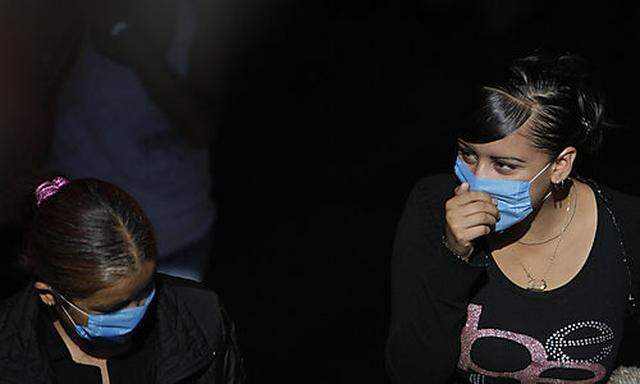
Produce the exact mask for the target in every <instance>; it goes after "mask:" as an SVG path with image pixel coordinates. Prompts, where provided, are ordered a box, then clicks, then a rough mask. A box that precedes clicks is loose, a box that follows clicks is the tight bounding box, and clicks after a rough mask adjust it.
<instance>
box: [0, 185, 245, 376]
mask: <svg viewBox="0 0 640 384" xmlns="http://www.w3.org/2000/svg"><path fill="white" fill-rule="evenodd" d="M36 204H37V207H36V208H35V213H34V218H33V221H32V222H31V224H30V227H29V231H28V234H27V239H26V247H25V251H24V262H25V265H26V267H27V268H28V270H29V271H30V273H31V274H32V280H31V282H30V283H29V284H28V285H27V287H26V288H24V289H23V290H22V291H20V292H18V293H17V294H15V295H13V296H11V297H9V298H8V299H6V300H5V301H4V302H2V303H1V304H0V340H2V345H1V346H0V372H1V375H0V383H12V384H13V383H15V384H17V383H30V384H38V383H42V384H45V383H68V382H77V383H103V384H104V383H112V384H116V383H141V384H142V383H167V384H169V383H183V382H189V383H242V382H244V369H243V364H242V358H241V355H240V352H239V350H238V346H237V343H236V339H235V328H234V325H233V323H232V322H231V320H230V319H229V318H228V317H227V315H226V312H225V310H224V309H223V307H222V305H221V304H220V301H219V299H218V297H217V295H216V294H215V293H214V292H211V291H208V290H206V289H204V288H202V287H201V286H200V285H199V284H198V283H195V282H193V281H190V280H185V279H181V278H177V277H171V276H167V275H163V274H160V273H156V241H155V234H154V232H153V229H152V226H151V224H150V222H149V220H148V218H147V216H146V215H145V213H144V212H143V210H142V209H141V207H140V206H139V205H138V204H137V202H136V201H135V200H134V199H133V198H132V197H131V196H130V195H128V194H127V193H126V192H124V191H123V190H122V189H120V188H118V187H116V186H114V185H112V184H109V183H106V182H103V181H99V180H96V179H78V180H74V181H71V182H69V181H68V180H67V179H64V178H62V177H57V178H55V179H53V180H52V181H47V182H44V183H42V184H41V185H40V186H39V187H38V188H37V189H36ZM36 204H34V206H35V205H36Z"/></svg>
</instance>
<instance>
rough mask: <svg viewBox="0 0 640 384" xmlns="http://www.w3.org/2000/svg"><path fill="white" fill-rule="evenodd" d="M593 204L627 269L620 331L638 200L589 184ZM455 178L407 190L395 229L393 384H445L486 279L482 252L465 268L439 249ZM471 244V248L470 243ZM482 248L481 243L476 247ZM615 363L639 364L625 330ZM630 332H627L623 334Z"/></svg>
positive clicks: (632, 303)
mask: <svg viewBox="0 0 640 384" xmlns="http://www.w3.org/2000/svg"><path fill="white" fill-rule="evenodd" d="M581 181H584V182H587V183H588V184H590V185H591V187H592V188H593V190H594V191H595V192H596V196H597V198H598V199H601V200H602V201H603V202H604V203H605V204H604V206H605V207H606V208H607V210H608V211H609V213H610V214H611V215H612V217H613V221H614V224H615V225H616V226H617V229H618V234H619V240H620V241H619V244H618V245H619V247H620V250H621V252H619V253H620V254H621V255H622V257H623V258H624V261H625V264H626V266H627V276H626V277H627V282H628V294H629V299H628V302H627V315H628V319H627V320H628V321H627V324H631V325H633V326H637V324H638V323H640V316H639V311H638V310H637V309H638V308H637V305H636V301H637V298H640V295H639V293H640V236H639V234H640V198H637V197H634V196H629V195H625V194H623V193H620V192H618V191H615V190H613V189H610V188H606V187H601V186H599V185H598V184H597V183H595V182H593V181H591V180H581ZM458 184H459V183H458V181H457V179H456V178H455V176H453V175H450V174H440V175H434V176H430V177H426V178H424V179H422V180H420V181H419V182H418V183H417V185H416V186H415V187H414V189H413V191H412V193H411V196H410V197H409V200H408V202H407V205H406V207H405V210H404V213H403V215H402V218H401V219H400V222H399V224H398V229H397V233H396V239H395V244H394V250H393V256H392V262H391V325H390V328H389V335H388V339H387V345H386V351H385V354H386V356H385V357H386V366H387V372H388V374H389V376H390V378H391V381H392V382H393V383H394V384H400V383H401V384H409V383H434V384H437V383H447V382H449V381H450V380H451V379H452V376H453V374H454V372H455V368H456V365H457V362H458V358H459V355H460V332H461V330H462V327H463V326H464V324H465V321H466V315H467V304H468V300H469V299H470V298H471V296H472V294H473V293H474V292H475V289H476V288H477V284H478V283H479V282H480V281H481V277H482V275H483V273H485V270H486V268H485V266H486V264H487V263H486V260H487V258H488V257H490V254H489V252H488V250H487V248H484V247H482V246H479V247H476V248H477V249H476V251H475V253H474V254H473V256H472V262H471V263H465V262H463V261H461V260H459V259H457V258H456V257H454V256H453V255H451V253H450V252H449V251H448V250H447V249H446V248H445V247H444V245H443V243H442V235H443V234H444V233H445V229H444V225H445V218H444V214H445V210H444V205H445V202H446V200H448V199H449V198H450V197H451V196H452V195H453V189H454V188H455V186H456V185H458ZM476 245H478V244H476ZM480 245H481V244H480ZM625 328H626V329H625V336H623V345H622V346H621V350H620V354H623V353H624V352H625V351H627V352H631V356H629V353H627V356H622V357H619V359H620V362H622V363H624V364H625V365H631V364H634V365H635V364H636V363H637V359H638V358H640V350H638V347H637V345H636V346H635V347H633V348H629V347H628V346H625V343H628V342H630V337H627V332H628V329H629V328H631V327H625ZM629 332H631V330H629Z"/></svg>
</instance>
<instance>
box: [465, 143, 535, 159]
mask: <svg viewBox="0 0 640 384" xmlns="http://www.w3.org/2000/svg"><path fill="white" fill-rule="evenodd" d="M458 146H459V147H462V148H464V149H467V150H469V151H472V152H473V153H476V151H475V150H474V149H473V148H472V147H471V146H470V145H469V144H466V143H463V142H461V141H458ZM489 158H490V159H491V160H512V161H516V162H519V163H523V164H526V163H527V162H526V161H524V160H522V159H520V158H518V157H513V156H489Z"/></svg>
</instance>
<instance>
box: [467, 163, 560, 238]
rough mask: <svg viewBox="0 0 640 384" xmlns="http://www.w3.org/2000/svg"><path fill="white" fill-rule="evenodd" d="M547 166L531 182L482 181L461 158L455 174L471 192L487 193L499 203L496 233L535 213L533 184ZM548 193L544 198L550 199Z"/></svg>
mask: <svg viewBox="0 0 640 384" xmlns="http://www.w3.org/2000/svg"><path fill="white" fill-rule="evenodd" d="M550 165H551V163H549V164H547V165H546V166H545V167H544V168H542V170H540V172H538V173H537V174H536V175H535V176H534V177H533V178H532V179H531V180H529V181H516V180H500V179H480V178H477V177H476V176H475V175H474V174H473V172H471V170H470V169H469V167H467V165H466V164H465V163H464V162H463V161H462V159H460V158H459V157H458V158H457V159H456V165H455V173H456V176H458V179H459V180H460V182H461V183H469V190H471V191H481V192H486V193H488V194H489V195H491V197H493V198H494V199H495V200H496V201H497V203H498V204H497V207H498V212H500V220H498V222H497V223H496V226H495V230H496V232H502V231H504V230H505V229H507V228H509V227H511V226H513V225H515V224H517V223H519V222H521V221H522V220H524V219H525V218H526V217H527V216H529V215H530V214H531V212H533V207H532V205H531V193H530V191H531V183H532V182H533V181H534V180H535V179H536V178H538V176H540V175H541V174H542V172H544V171H545V170H546V169H547V168H549V166H550ZM550 194H551V193H548V194H547V195H546V196H545V197H544V198H545V199H546V198H547V197H549V195H550Z"/></svg>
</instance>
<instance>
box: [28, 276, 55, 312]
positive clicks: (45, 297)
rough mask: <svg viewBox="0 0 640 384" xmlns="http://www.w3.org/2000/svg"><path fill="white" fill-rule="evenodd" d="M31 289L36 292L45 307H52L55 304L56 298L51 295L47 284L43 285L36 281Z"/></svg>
mask: <svg viewBox="0 0 640 384" xmlns="http://www.w3.org/2000/svg"><path fill="white" fill-rule="evenodd" d="M33 287H34V288H35V289H36V291H38V296H40V300H41V301H42V302H43V303H45V304H46V305H48V306H50V307H52V306H54V305H55V304H56V297H55V296H54V295H53V292H52V290H51V286H50V285H49V284H47V283H43V282H41V281H36V282H35V283H33Z"/></svg>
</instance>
